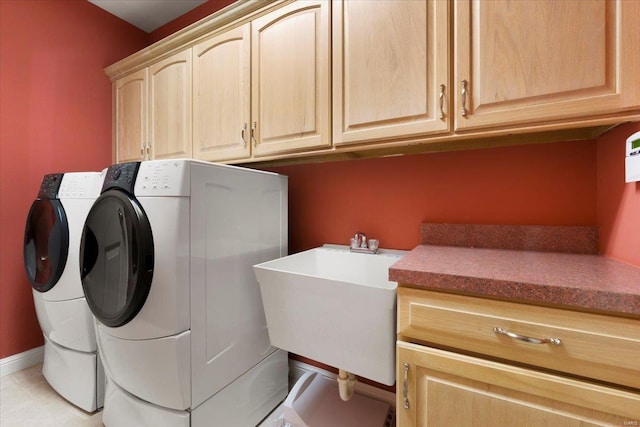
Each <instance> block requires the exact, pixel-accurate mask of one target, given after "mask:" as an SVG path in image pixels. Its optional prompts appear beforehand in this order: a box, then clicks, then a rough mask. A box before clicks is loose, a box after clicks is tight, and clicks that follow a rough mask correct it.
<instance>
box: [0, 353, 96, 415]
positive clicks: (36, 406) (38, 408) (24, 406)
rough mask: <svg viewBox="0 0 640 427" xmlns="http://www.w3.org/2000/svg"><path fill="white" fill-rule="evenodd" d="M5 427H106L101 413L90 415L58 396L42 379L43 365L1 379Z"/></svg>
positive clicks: (0, 404)
mask: <svg viewBox="0 0 640 427" xmlns="http://www.w3.org/2000/svg"><path fill="white" fill-rule="evenodd" d="M0 389H1V390H0V426H2V427H102V426H103V424H102V414H101V413H100V412H97V413H94V414H89V413H87V412H84V411H83V410H82V409H79V408H77V407H75V406H73V405H72V404H70V403H69V402H67V401H66V400H64V399H63V398H62V397H60V396H59V395H58V393H56V392H55V390H53V389H52V388H51V386H50V385H49V383H47V380H45V379H44V377H43V376H42V364H38V365H35V366H32V367H30V368H27V369H24V370H22V371H18V372H14V373H13V374H10V375H5V376H4V377H2V378H0Z"/></svg>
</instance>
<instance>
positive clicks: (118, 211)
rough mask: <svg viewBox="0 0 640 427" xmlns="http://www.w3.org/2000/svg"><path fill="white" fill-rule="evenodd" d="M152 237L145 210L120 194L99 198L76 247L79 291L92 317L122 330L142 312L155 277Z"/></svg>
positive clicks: (120, 192) (111, 192)
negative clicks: (78, 253) (84, 298)
mask: <svg viewBox="0 0 640 427" xmlns="http://www.w3.org/2000/svg"><path fill="white" fill-rule="evenodd" d="M153 261H154V255H153V236H152V234H151V226H150V224H149V220H148V219H147V216H146V214H145V213H144V210H143V209H142V207H141V206H140V204H139V203H138V201H137V200H135V198H132V197H130V196H129V195H128V194H127V193H125V192H123V191H121V190H109V191H106V192H104V193H103V194H102V196H100V197H99V198H98V199H97V200H96V202H95V203H94V205H93V207H92V208H91V210H90V211H89V214H88V215H87V220H86V222H85V225H84V229H83V231H82V240H81V242H80V270H81V277H82V288H83V290H84V294H85V296H86V299H87V304H88V305H89V308H90V309H91V311H92V312H93V314H94V316H95V317H96V318H97V319H98V320H99V321H100V322H102V323H104V324H105V325H107V326H111V327H117V326H122V325H124V324H126V323H128V322H129V321H131V320H132V319H133V318H134V317H135V316H136V314H138V312H139V311H140V309H141V308H142V307H143V305H144V303H145V301H146V299H147V296H148V295H149V290H150V289H151V280H152V278H153Z"/></svg>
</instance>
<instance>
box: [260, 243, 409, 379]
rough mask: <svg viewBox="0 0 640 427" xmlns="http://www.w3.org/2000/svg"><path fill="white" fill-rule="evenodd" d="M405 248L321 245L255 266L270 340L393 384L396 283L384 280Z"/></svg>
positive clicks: (359, 374)
mask: <svg viewBox="0 0 640 427" xmlns="http://www.w3.org/2000/svg"><path fill="white" fill-rule="evenodd" d="M405 253H406V251H397V250H389V249H380V250H379V251H378V253H377V254H363V253H352V252H350V251H349V248H348V247H347V246H339V245H324V246H323V247H320V248H315V249H310V250H308V251H304V252H300V253H297V254H294V255H289V256H286V257H283V258H279V259H276V260H273V261H269V262H265V263H262V264H257V265H254V267H253V268H254V271H255V274H256V277H257V279H258V282H259V284H260V292H261V293H262V302H263V305H264V309H265V314H266V318H267V327H268V329H269V337H270V338H271V344H272V345H274V346H276V347H279V348H282V349H284V350H287V351H290V352H292V353H296V354H298V355H301V356H304V357H308V358H311V359H313V360H316V361H318V362H322V363H325V364H327V365H330V366H333V367H335V368H339V369H343V370H345V371H349V372H351V373H354V374H356V375H358V376H361V377H364V378H368V379H371V380H374V381H377V382H380V383H382V384H387V385H392V384H394V383H395V377H396V376H395V341H396V288H397V286H398V285H397V283H396V282H390V281H389V280H388V277H389V267H390V266H391V265H392V264H394V263H395V262H396V261H398V260H400V258H402V256H403V255H404V254H405Z"/></svg>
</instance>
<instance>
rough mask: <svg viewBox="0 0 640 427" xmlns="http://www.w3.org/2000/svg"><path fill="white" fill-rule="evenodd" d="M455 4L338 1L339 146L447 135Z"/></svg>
mask: <svg viewBox="0 0 640 427" xmlns="http://www.w3.org/2000/svg"><path fill="white" fill-rule="evenodd" d="M448 8H449V2H446V1H424V0H410V1H409V0H407V1H397V0H370V1H363V0H358V1H339V0H334V1H333V10H332V14H333V143H334V144H335V145H336V146H340V145H343V144H350V143H353V142H361V141H368V140H380V139H388V138H392V137H404V136H415V135H419V134H431V133H438V132H447V131H449V129H450V125H449V123H451V120H450V117H449V112H448V110H449V105H448V103H447V102H446V97H447V96H448V94H449V92H450V88H449V14H448Z"/></svg>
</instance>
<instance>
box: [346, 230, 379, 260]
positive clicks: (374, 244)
mask: <svg viewBox="0 0 640 427" xmlns="http://www.w3.org/2000/svg"><path fill="white" fill-rule="evenodd" d="M379 245H380V242H379V241H378V240H377V239H369V240H368V241H367V235H366V234H364V233H363V232H361V231H358V232H357V233H356V234H355V236H354V237H352V238H351V243H350V245H349V250H350V251H351V252H360V253H365V254H375V253H378V248H379Z"/></svg>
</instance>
